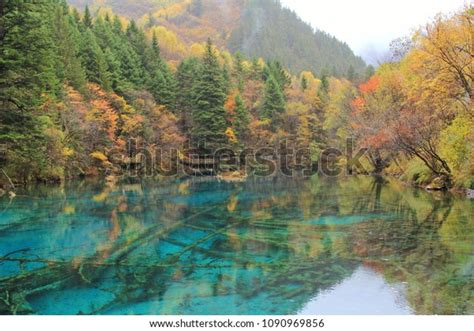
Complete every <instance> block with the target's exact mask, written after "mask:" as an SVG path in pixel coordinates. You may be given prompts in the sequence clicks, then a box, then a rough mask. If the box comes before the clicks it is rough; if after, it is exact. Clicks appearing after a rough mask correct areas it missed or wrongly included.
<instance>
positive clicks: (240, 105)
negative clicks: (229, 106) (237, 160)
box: [234, 94, 250, 141]
mask: <svg viewBox="0 0 474 331" xmlns="http://www.w3.org/2000/svg"><path fill="white" fill-rule="evenodd" d="M249 124H250V114H249V111H248V109H247V107H245V103H244V100H242V97H241V96H240V94H237V96H236V97H235V122H234V129H235V133H236V135H237V137H238V139H239V141H242V140H244V139H245V138H246V136H247V134H248V131H249Z"/></svg>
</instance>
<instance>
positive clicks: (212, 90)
mask: <svg viewBox="0 0 474 331" xmlns="http://www.w3.org/2000/svg"><path fill="white" fill-rule="evenodd" d="M194 95H195V108H194V111H193V124H194V127H193V133H192V137H193V142H194V144H196V145H197V146H199V147H201V148H204V149H205V150H207V151H209V150H210V151H212V150H215V149H217V148H219V147H222V146H224V144H225V141H226V136H225V130H226V128H227V121H226V112H225V109H224V102H225V99H226V93H225V84H224V79H223V77H222V69H221V68H220V66H219V63H218V61H217V56H216V54H215V51H214V49H213V45H212V42H211V40H210V39H209V40H208V42H207V46H206V53H205V55H204V58H203V59H202V63H201V70H200V75H199V78H198V79H197V83H196V85H195V87H194Z"/></svg>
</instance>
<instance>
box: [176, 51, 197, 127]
mask: <svg viewBox="0 0 474 331" xmlns="http://www.w3.org/2000/svg"><path fill="white" fill-rule="evenodd" d="M199 65H200V64H199V61H198V60H197V59H196V58H189V59H185V60H184V61H183V62H181V63H180V65H179V66H178V70H177V71H176V84H177V91H179V93H177V95H176V110H177V111H178V115H179V117H180V126H181V128H182V130H183V132H190V129H191V122H192V111H193V109H194V105H195V97H194V90H193V88H194V86H195V85H196V81H197V75H198V73H199V71H200V68H199Z"/></svg>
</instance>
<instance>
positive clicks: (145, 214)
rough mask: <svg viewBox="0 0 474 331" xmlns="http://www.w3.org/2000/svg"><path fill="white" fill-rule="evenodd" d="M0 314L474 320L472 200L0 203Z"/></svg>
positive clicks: (129, 189)
mask: <svg viewBox="0 0 474 331" xmlns="http://www.w3.org/2000/svg"><path fill="white" fill-rule="evenodd" d="M0 314H37V315H51V314H54V315H58V314H59V315H63V314H66V315H71V314H102V315H115V314H156V315H160V314H161V315H169V314H172V315H206V314H213V315H214V314H216V315H221V314H232V315H239V314H246V315H255V314H257V315H259V314H265V315H274V314H283V315H286V314H306V315H321V314H397V315H398V314H428V315H431V314H474V201H473V200H469V199H467V198H465V197H464V196H462V195H459V196H458V195H454V194H451V193H428V192H425V191H423V190H418V189H413V188H409V187H406V186H404V185H403V184H401V183H399V182H397V181H395V180H388V179H382V178H372V177H351V178H340V179H330V178H319V177H314V178H311V179H297V178H273V179H263V178H260V179H259V178H250V179H249V180H248V181H246V182H243V183H225V182H219V181H217V180H215V179H206V178H192V179H181V180H163V181H155V182H151V181H150V182H131V181H128V182H119V183H116V184H112V183H109V184H107V183H100V182H94V181H81V182H71V183H66V184H64V185H63V186H38V187H34V188H30V189H28V190H24V191H21V192H19V193H18V196H17V197H15V198H13V199H10V198H8V197H3V198H0Z"/></svg>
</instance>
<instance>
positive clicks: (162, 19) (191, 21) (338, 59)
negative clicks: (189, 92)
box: [69, 0, 365, 75]
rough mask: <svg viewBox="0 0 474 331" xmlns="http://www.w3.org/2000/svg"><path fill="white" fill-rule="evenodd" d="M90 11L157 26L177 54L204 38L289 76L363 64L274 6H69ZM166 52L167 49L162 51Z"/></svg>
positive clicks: (152, 0) (199, 0) (114, 2)
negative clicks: (272, 63) (276, 65)
mask: <svg viewBox="0 0 474 331" xmlns="http://www.w3.org/2000/svg"><path fill="white" fill-rule="evenodd" d="M69 3H70V4H72V5H74V6H77V7H79V8H80V9H81V8H84V6H85V5H86V4H87V5H89V6H90V7H91V8H92V10H97V9H98V8H100V7H110V8H112V9H113V11H114V12H117V13H119V14H121V15H124V16H126V17H129V18H134V19H137V20H138V22H139V23H140V24H141V25H142V26H147V27H152V26H161V27H164V28H166V29H167V31H169V32H171V33H172V34H173V36H172V38H171V39H174V38H175V36H176V39H177V40H178V41H177V42H178V43H182V46H180V47H181V48H183V47H188V48H189V47H191V45H193V44H195V43H204V42H205V41H206V39H207V38H208V37H211V38H212V39H213V40H214V42H215V43H216V44H217V45H218V46H219V47H221V48H224V49H228V50H230V51H231V52H234V53H235V52H241V53H242V54H244V55H245V56H246V57H249V58H253V57H257V58H258V57H262V58H264V59H276V60H279V61H280V62H282V63H283V64H284V65H285V66H286V67H287V68H288V69H290V70H291V71H292V72H293V73H299V72H301V71H303V70H311V71H313V72H314V73H316V74H320V73H321V71H322V70H324V69H325V70H326V71H329V72H330V73H332V74H336V75H345V74H346V73H347V72H348V71H349V70H350V68H351V67H352V68H353V69H354V70H355V71H356V72H359V73H361V72H363V71H364V69H365V63H364V61H363V60H362V59H361V58H360V57H357V56H355V55H354V53H353V52H352V50H351V49H350V48H349V46H347V44H345V43H342V42H341V41H339V40H337V39H336V38H334V37H332V36H330V35H329V34H327V33H325V32H322V31H314V29H313V28H312V27H311V26H309V25H308V24H307V23H305V22H303V21H302V20H301V19H300V18H299V17H298V16H297V15H296V14H295V13H294V12H292V11H291V10H289V9H286V8H283V7H282V6H281V4H280V3H279V1H276V0H136V1H131V0H69ZM165 48H166V47H165Z"/></svg>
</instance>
